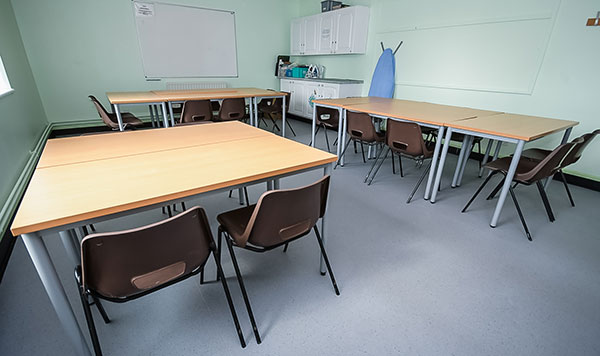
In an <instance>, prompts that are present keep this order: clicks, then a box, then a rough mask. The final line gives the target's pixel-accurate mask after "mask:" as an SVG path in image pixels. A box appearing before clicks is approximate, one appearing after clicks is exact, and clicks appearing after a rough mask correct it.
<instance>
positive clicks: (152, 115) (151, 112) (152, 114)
mask: <svg viewBox="0 0 600 356" xmlns="http://www.w3.org/2000/svg"><path fill="white" fill-rule="evenodd" d="M148 109H150V122H151V123H152V127H156V123H155V122H154V111H153V110H152V105H148Z"/></svg>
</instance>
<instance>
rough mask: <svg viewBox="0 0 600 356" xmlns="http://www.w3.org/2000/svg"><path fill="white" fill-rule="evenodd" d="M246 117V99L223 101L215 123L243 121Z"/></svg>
mask: <svg viewBox="0 0 600 356" xmlns="http://www.w3.org/2000/svg"><path fill="white" fill-rule="evenodd" d="M245 116H246V101H245V100H244V98H234V99H223V102H222V103H221V107H220V109H219V114H218V115H217V117H216V118H215V121H234V120H242V119H244V117H245Z"/></svg>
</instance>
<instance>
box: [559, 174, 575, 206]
mask: <svg viewBox="0 0 600 356" xmlns="http://www.w3.org/2000/svg"><path fill="white" fill-rule="evenodd" d="M558 172H559V173H560V179H561V180H562V182H563V185H564V186H565V190H566V191H567V195H568V196H569V201H570V202H571V206H575V202H574V201H573V196H572V195H571V190H570V189H569V185H568V184H567V177H565V174H564V173H563V171H562V169H561V170H560V171H558Z"/></svg>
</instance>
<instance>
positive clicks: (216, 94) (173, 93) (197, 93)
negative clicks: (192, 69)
mask: <svg viewBox="0 0 600 356" xmlns="http://www.w3.org/2000/svg"><path fill="white" fill-rule="evenodd" d="M152 93H154V94H155V95H156V96H158V97H160V98H161V99H163V100H164V101H184V100H210V99H229V98H252V97H270V96H282V95H285V93H282V92H278V91H273V90H265V89H259V88H222V89H194V90H154V91H152Z"/></svg>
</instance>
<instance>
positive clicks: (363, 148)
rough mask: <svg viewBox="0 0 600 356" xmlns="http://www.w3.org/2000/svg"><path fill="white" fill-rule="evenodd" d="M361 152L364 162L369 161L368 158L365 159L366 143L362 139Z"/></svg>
mask: <svg viewBox="0 0 600 356" xmlns="http://www.w3.org/2000/svg"><path fill="white" fill-rule="evenodd" d="M355 144H356V142H355ZM360 153H362V159H363V163H367V160H366V159H365V145H364V144H363V142H362V141H360Z"/></svg>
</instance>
